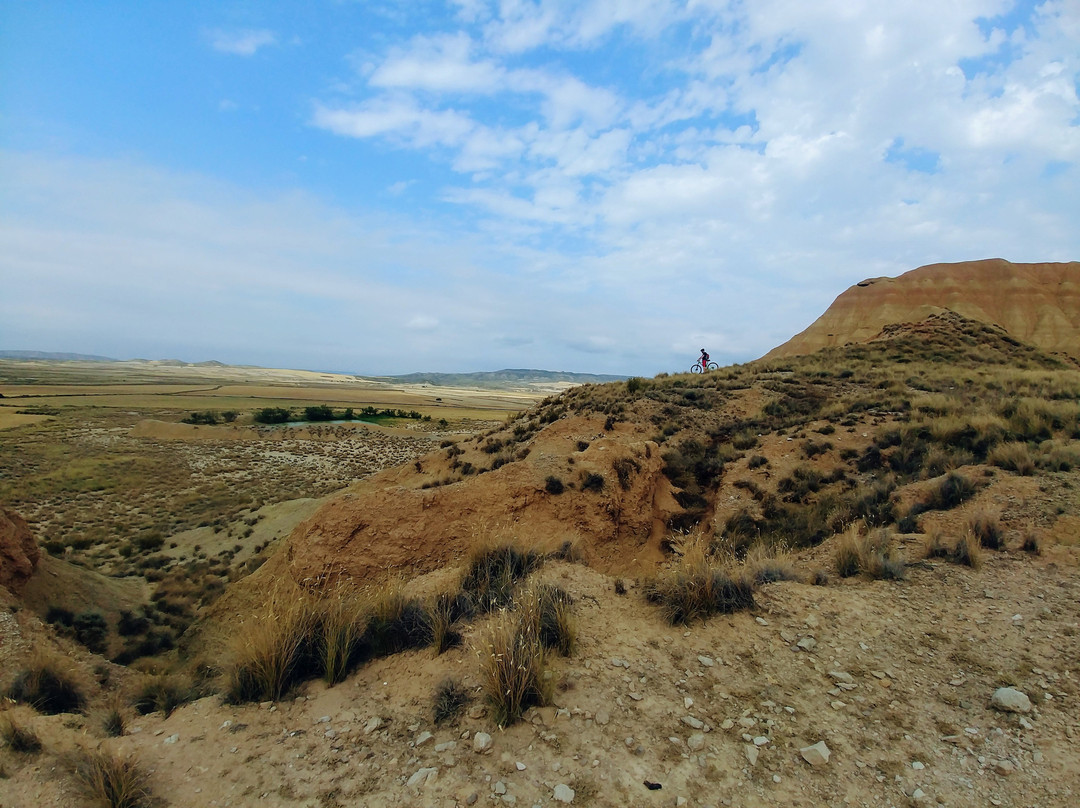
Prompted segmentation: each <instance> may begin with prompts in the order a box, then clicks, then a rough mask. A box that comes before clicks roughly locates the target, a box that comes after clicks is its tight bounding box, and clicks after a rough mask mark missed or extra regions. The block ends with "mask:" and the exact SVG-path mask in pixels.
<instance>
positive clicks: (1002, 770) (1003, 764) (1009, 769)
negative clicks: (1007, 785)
mask: <svg viewBox="0 0 1080 808" xmlns="http://www.w3.org/2000/svg"><path fill="white" fill-rule="evenodd" d="M994 771H995V772H997V773H998V774H1000V775H1001V776H1002V777H1008V776H1009V775H1010V774H1012V773H1013V772H1014V771H1016V767H1015V766H1013V764H1012V762H1010V761H1008V760H999V761H998V762H997V763H995V764H994Z"/></svg>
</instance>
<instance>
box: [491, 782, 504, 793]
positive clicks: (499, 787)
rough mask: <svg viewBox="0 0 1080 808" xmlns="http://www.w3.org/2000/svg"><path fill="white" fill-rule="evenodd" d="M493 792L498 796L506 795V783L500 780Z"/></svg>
mask: <svg viewBox="0 0 1080 808" xmlns="http://www.w3.org/2000/svg"><path fill="white" fill-rule="evenodd" d="M491 790H492V791H494V792H495V793H496V794H505V793H506V783H504V782H503V781H502V780H499V781H497V782H496V783H495V786H494V787H493V788H492V789H491Z"/></svg>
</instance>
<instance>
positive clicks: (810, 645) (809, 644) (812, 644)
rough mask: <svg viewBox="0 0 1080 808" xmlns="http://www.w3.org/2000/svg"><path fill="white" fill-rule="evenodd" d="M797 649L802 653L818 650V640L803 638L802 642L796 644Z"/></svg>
mask: <svg viewBox="0 0 1080 808" xmlns="http://www.w3.org/2000/svg"><path fill="white" fill-rule="evenodd" d="M795 647H796V648H798V649H799V650H800V651H806V652H810V651H813V650H814V649H815V648H817V640H815V639H814V638H813V637H803V638H802V639H801V640H799V641H798V642H797V643H795Z"/></svg>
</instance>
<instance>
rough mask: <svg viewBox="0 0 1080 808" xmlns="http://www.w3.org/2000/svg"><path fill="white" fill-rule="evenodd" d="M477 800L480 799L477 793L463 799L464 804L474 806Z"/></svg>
mask: <svg viewBox="0 0 1080 808" xmlns="http://www.w3.org/2000/svg"><path fill="white" fill-rule="evenodd" d="M478 799H480V795H479V794H478V793H477V792H475V791H474V792H473V793H472V794H470V795H469V796H468V797H466V798H465V804H466V805H476V801H477V800H478Z"/></svg>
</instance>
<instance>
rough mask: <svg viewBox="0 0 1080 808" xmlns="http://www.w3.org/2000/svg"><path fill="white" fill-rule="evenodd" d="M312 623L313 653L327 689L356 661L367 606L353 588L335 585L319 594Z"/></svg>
mask: <svg viewBox="0 0 1080 808" xmlns="http://www.w3.org/2000/svg"><path fill="white" fill-rule="evenodd" d="M316 623H317V637H318V643H317V648H316V653H317V654H318V656H319V663H320V667H321V668H322V675H323V679H324V680H325V681H326V683H327V684H328V685H336V684H337V683H338V682H340V681H342V680H343V679H344V678H345V677H346V675H348V673H349V671H350V670H351V668H352V666H353V665H354V664H355V663H356V661H357V657H358V654H359V652H360V640H361V637H363V635H364V631H365V629H366V628H367V606H366V604H365V603H364V600H363V599H362V598H361V597H360V595H359V592H358V591H357V590H356V588H355V587H353V586H350V585H346V584H343V583H339V584H338V585H337V586H336V587H334V589H333V590H332V591H328V592H325V593H323V595H322V598H321V600H320V602H319V609H318V616H317V618H316Z"/></svg>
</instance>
